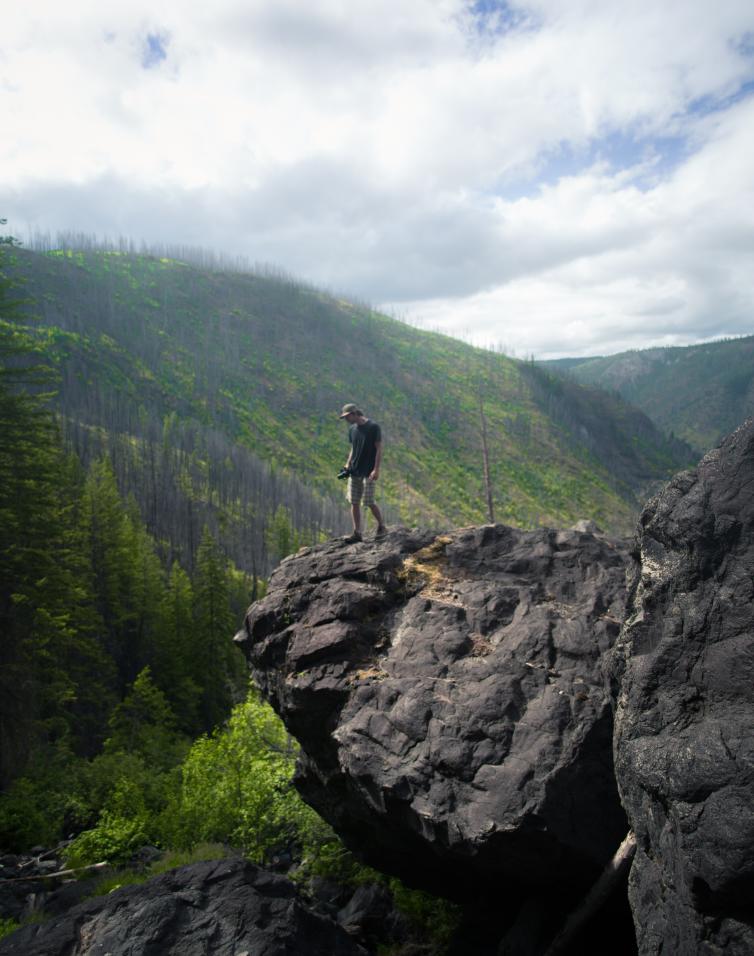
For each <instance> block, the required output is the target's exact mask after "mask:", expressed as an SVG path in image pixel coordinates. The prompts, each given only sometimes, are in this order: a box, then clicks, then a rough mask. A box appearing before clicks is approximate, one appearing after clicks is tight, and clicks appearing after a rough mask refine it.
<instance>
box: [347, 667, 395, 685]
mask: <svg viewBox="0 0 754 956" xmlns="http://www.w3.org/2000/svg"><path fill="white" fill-rule="evenodd" d="M386 677H387V671H384V670H383V669H382V668H381V667H379V666H378V665H377V664H373V665H372V666H371V667H363V668H360V669H359V670H357V671H355V673H353V674H352V675H351V676H350V678H349V683H351V684H353V683H355V682H356V681H357V680H385V678H386Z"/></svg>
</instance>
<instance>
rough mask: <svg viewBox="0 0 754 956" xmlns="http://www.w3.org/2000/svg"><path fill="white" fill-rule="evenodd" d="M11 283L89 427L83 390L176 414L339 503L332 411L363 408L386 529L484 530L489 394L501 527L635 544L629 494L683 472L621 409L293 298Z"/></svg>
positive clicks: (53, 279)
mask: <svg viewBox="0 0 754 956" xmlns="http://www.w3.org/2000/svg"><path fill="white" fill-rule="evenodd" d="M18 269H19V271H20V272H21V273H22V274H24V275H26V277H27V279H28V285H27V291H28V292H29V293H31V294H32V296H33V297H34V299H35V300H36V311H37V313H38V314H41V316H42V320H43V325H44V326H45V327H46V329H47V331H45V332H40V334H41V335H43V337H45V338H46V341H47V346H46V347H47V348H48V350H50V349H51V350H53V351H54V352H55V354H56V356H57V357H58V359H59V360H60V361H61V363H62V364H63V365H64V366H67V373H66V374H67V379H68V382H69V383H73V382H74V380H76V381H78V382H80V383H85V384H86V385H87V388H82V389H81V390H80V392H81V395H80V397H76V398H75V399H73V398H71V396H72V395H74V393H77V392H78V391H79V390H78V389H75V388H73V386H72V385H70V386H69V392H68V394H67V395H66V396H65V401H66V405H67V410H68V412H69V414H70V413H74V414H78V415H80V416H81V417H83V418H86V416H87V414H88V415H89V416H90V418H91V416H92V414H93V413H92V412H91V411H89V412H87V399H86V395H87V390H100V391H101V392H103V393H105V396H106V400H107V401H108V402H111V403H112V404H115V405H117V404H120V405H124V404H125V405H129V404H130V405H132V406H134V407H136V406H139V407H140V409H141V412H140V414H141V415H142V416H156V417H157V418H158V419H161V418H162V417H164V416H165V415H166V414H167V413H168V412H169V411H173V410H174V411H176V412H177V413H178V414H179V415H180V416H183V417H189V418H193V419H197V420H199V421H201V422H203V423H205V424H206V425H207V426H208V427H213V428H217V429H219V430H221V431H223V432H224V433H226V434H227V435H229V436H230V437H231V438H232V439H233V440H234V441H236V442H239V443H242V444H244V445H246V446H247V447H249V448H251V449H252V450H253V451H254V452H255V453H256V454H257V455H258V456H259V457H261V458H263V459H265V460H267V461H271V462H274V463H276V465H278V466H282V467H283V468H287V469H292V470H295V471H296V472H297V473H298V474H299V475H303V476H306V477H307V478H308V479H309V480H310V481H311V483H312V484H313V486H314V487H315V488H317V489H321V490H322V491H323V492H325V493H328V492H330V491H332V490H333V489H334V488H335V482H334V480H333V477H332V476H333V475H334V473H335V472H336V471H337V469H338V467H339V466H340V464H341V463H342V462H343V460H344V459H345V457H346V454H347V444H346V440H345V429H344V427H343V426H342V424H341V423H339V422H338V421H337V417H336V412H337V410H338V409H339V408H340V406H341V405H342V404H343V403H344V402H346V401H356V402H358V403H359V404H361V405H363V407H364V408H365V411H366V412H367V414H369V415H371V416H372V417H374V418H375V419H376V420H378V421H379V422H380V423H381V424H382V426H383V430H384V434H385V441H386V456H385V468H384V474H383V478H384V481H383V496H384V499H385V500H386V501H387V502H388V503H389V507H390V513H391V517H392V518H393V520H395V519H397V518H400V519H401V520H404V521H408V522H414V521H417V522H418V521H421V522H427V521H434V522H437V523H447V522H452V523H471V522H479V521H482V520H484V517H485V512H484V504H483V502H484V494H483V478H482V464H481V461H482V456H481V447H480V438H479V396H480V394H481V396H482V397H483V401H484V410H485V415H486V418H487V429H488V435H489V445H490V460H491V465H492V473H493V480H494V485H495V500H496V518H497V520H503V521H508V522H511V523H517V524H523V525H527V524H534V523H547V524H554V525H562V524H565V523H569V522H572V521H573V520H575V519H577V518H580V517H593V518H594V519H596V520H597V521H598V522H599V523H600V524H602V525H603V526H604V527H606V528H611V529H614V530H621V531H626V530H629V529H631V528H632V526H633V521H634V514H635V508H636V498H635V496H636V495H638V496H639V497H641V495H642V494H643V491H644V486H646V485H647V484H648V483H651V482H652V481H656V480H658V479H661V478H664V477H666V476H667V475H669V474H670V473H672V472H673V471H674V470H676V469H677V468H678V467H680V466H682V465H683V464H685V463H686V461H687V459H688V455H687V454H685V453H684V450H683V449H679V448H677V447H676V448H672V447H669V446H668V445H667V443H665V442H664V440H663V438H662V436H660V435H659V434H658V433H656V432H653V431H652V430H651V429H650V428H648V426H647V423H646V419H644V418H643V416H641V415H638V413H636V412H635V411H634V410H632V409H631V408H629V407H628V406H626V405H625V403H622V402H621V401H620V400H618V399H617V398H615V397H608V396H605V395H604V393H597V392H594V391H592V392H591V393H590V392H588V391H585V390H583V389H578V388H577V387H576V386H574V385H573V384H571V383H568V384H567V385H565V386H563V385H562V384H560V383H559V381H558V380H557V379H556V378H555V377H554V376H549V375H543V374H542V373H541V372H540V371H539V370H535V369H533V368H532V367H531V366H529V365H527V364H526V363H521V362H517V361H515V360H512V359H508V358H506V357H504V356H499V355H494V354H491V353H489V352H485V351H481V350H478V349H474V348H471V347H470V346H467V345H465V344H463V343H460V342H458V341H456V340H453V339H450V338H448V337H445V336H441V335H437V334H434V333H426V332H421V331H418V330H416V329H413V328H410V327H407V326H405V325H403V324H401V323H399V322H396V321H394V320H391V319H388V318H386V317H384V316H381V315H379V314H377V313H375V312H373V311H371V310H369V309H366V308H363V307H359V306H355V305H354V304H353V303H350V302H347V301H343V300H336V299H333V298H332V297H329V296H327V295H325V294H323V293H321V292H318V291H316V290H311V289H307V288H304V287H301V286H297V285H295V284H293V283H291V282H286V281H282V280H279V279H272V278H265V277H260V276H254V275H249V274H240V273H227V272H219V271H211V270H206V269H200V268H197V267H194V266H189V265H186V264H184V263H180V262H176V261H174V260H165V259H155V258H151V257H145V256H127V255H122V254H116V253H102V252H88V253H81V252H78V253H77V252H73V253H71V252H58V253H50V254H46V255H41V254H37V253H22V254H21V255H20V256H19V266H18ZM73 406H76V407H73ZM585 413H586V414H585ZM92 423H94V422H92ZM596 423H599V428H597V429H595V428H594V425H595V424H596ZM606 423H607V427H606ZM637 436H640V437H637ZM605 442H607V444H606V445H605Z"/></svg>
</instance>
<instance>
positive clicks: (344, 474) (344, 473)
mask: <svg viewBox="0 0 754 956" xmlns="http://www.w3.org/2000/svg"><path fill="white" fill-rule="evenodd" d="M350 477H351V469H350V468H341V469H340V471H339V472H338V481H343V480H344V479H345V478H350Z"/></svg>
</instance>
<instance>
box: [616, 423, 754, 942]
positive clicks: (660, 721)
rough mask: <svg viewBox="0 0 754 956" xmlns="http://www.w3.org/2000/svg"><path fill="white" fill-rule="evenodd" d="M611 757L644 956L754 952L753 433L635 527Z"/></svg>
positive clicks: (681, 480) (663, 497)
mask: <svg viewBox="0 0 754 956" xmlns="http://www.w3.org/2000/svg"><path fill="white" fill-rule="evenodd" d="M637 545H638V547H637V553H636V555H635V561H634V565H633V569H632V574H631V601H630V607H629V614H628V617H627V621H626V625H625V628H624V630H623V632H622V635H621V638H620V641H619V644H618V646H617V647H616V649H615V656H614V667H615V671H614V672H615V682H616V689H617V710H616V728H615V753H616V765H617V773H618V781H619V785H620V790H621V796H622V798H623V803H624V806H625V807H626V810H627V812H628V816H629V819H630V822H631V825H632V827H633V828H634V830H635V832H636V837H637V843H638V848H637V854H636V858H635V861H634V865H633V868H632V871H631V878H630V888H629V892H630V898H631V904H632V908H633V910H634V915H635V919H636V927H637V935H638V940H639V949H640V952H641V953H642V954H656V953H660V952H662V953H678V954H686V953H694V954H696V953H704V954H712V953H722V952H725V953H726V954H731V956H732V954H741V956H743V954H744V953H746V954H750V953H752V952H754V929H753V928H752V924H753V923H754V852H752V849H753V848H754V703H753V701H752V697H753V695H754V422H752V421H749V422H748V423H746V425H744V426H742V427H741V428H740V429H738V431H736V432H734V433H733V435H731V436H730V437H729V438H728V439H726V440H725V441H724V442H723V443H722V445H721V447H720V448H718V449H715V450H714V451H712V452H711V453H710V454H709V455H707V456H706V457H705V458H704V459H703V460H702V461H701V463H700V464H699V466H698V468H697V469H695V470H694V471H690V472H685V473H683V474H680V475H678V476H676V478H674V479H673V481H671V482H670V484H669V485H668V486H667V487H666V488H665V490H664V491H663V492H662V493H661V494H660V495H659V496H658V497H656V498H655V499H654V500H653V501H652V502H650V503H649V504H648V506H647V507H646V509H645V510H644V512H643V514H642V516H641V520H640V526H639V536H638V539H637Z"/></svg>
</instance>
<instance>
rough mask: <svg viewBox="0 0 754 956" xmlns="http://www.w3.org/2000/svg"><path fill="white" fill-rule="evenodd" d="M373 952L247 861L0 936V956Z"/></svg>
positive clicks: (285, 883)
mask: <svg viewBox="0 0 754 956" xmlns="http://www.w3.org/2000/svg"><path fill="white" fill-rule="evenodd" d="M144 953H159V954H160V956H206V954H207V953H212V956H244V954H245V956H252V954H253V956H301V954H302V953H307V954H311V956H366V953H365V950H364V949H362V948H361V947H360V946H358V945H356V943H354V942H352V940H351V939H350V937H349V935H348V934H347V933H346V932H345V930H344V929H342V928H341V927H340V926H339V925H338V924H337V923H335V922H334V921H333V920H331V919H328V918H327V917H324V916H320V915H318V914H316V913H314V912H312V911H311V909H309V908H308V907H307V906H306V905H305V904H304V903H303V902H302V901H301V899H300V898H299V896H298V894H297V892H296V890H295V889H294V887H293V884H292V883H291V882H290V881H289V880H286V879H285V878H284V877H282V876H278V875H277V874H274V873H269V872H267V871H266V870H262V869H260V868H259V867H257V866H254V865H253V864H252V863H247V862H245V861H243V860H221V861H219V862H214V863H195V864H192V865H190V866H184V867H181V868H180V869H178V870H171V871H170V872H168V873H164V874H163V875H162V876H158V877H155V878H154V879H152V880H150V881H149V882H148V883H144V884H142V885H138V886H128V887H124V888H123V889H120V890H116V891H115V892H113V893H110V894H109V895H108V896H105V897H98V898H96V899H92V900H90V901H89V902H87V903H82V904H80V905H79V906H75V907H74V908H73V909H71V910H69V912H68V913H67V914H66V915H65V916H63V917H62V918H60V919H53V920H51V921H49V922H46V923H41V924H33V925H29V926H26V927H24V928H22V929H19V930H17V931H16V932H15V933H12V934H11V935H10V936H6V937H5V938H4V939H3V940H0V956H69V954H76V956H95V954H96V956H101V954H108V956H139V954H144Z"/></svg>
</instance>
